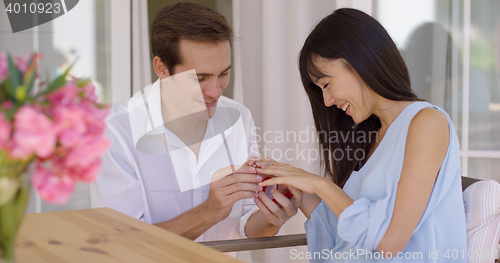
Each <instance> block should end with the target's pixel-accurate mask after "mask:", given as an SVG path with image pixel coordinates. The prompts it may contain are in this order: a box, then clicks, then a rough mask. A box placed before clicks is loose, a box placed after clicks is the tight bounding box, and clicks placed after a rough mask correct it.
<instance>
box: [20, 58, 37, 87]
mask: <svg viewBox="0 0 500 263" xmlns="http://www.w3.org/2000/svg"><path fill="white" fill-rule="evenodd" d="M34 57H35V56H34V55H33V56H32V57H31V60H30V64H29V66H28V69H26V72H25V73H24V76H23V84H24V86H25V87H26V88H27V91H26V93H27V94H31V91H32V90H33V84H34V83H35V76H36V64H34V63H36V61H35V60H34Z"/></svg>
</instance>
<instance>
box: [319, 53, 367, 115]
mask: <svg viewBox="0 0 500 263" xmlns="http://www.w3.org/2000/svg"><path fill="white" fill-rule="evenodd" d="M314 65H315V66H316V68H317V69H318V70H319V71H320V72H321V73H322V74H321V75H322V77H319V78H318V79H316V78H315V77H313V81H314V83H315V84H316V85H318V86H319V87H320V88H321V89H322V91H323V100H324V103H325V106H327V107H330V106H333V105H335V106H337V108H339V109H341V110H343V111H344V112H345V113H346V114H347V115H349V116H351V118H352V119H353V120H354V122H355V123H361V122H363V121H364V120H366V119H368V117H370V116H371V113H370V112H369V110H368V109H367V105H365V103H364V101H365V99H368V98H364V97H366V96H367V95H368V96H370V95H369V94H370V93H371V92H365V91H370V89H369V88H368V87H367V85H366V84H365V83H364V81H363V80H362V79H361V77H359V75H358V74H357V73H355V71H353V70H351V69H348V66H347V62H346V61H345V60H343V59H325V58H322V57H317V58H316V59H314ZM363 95H364V97H363Z"/></svg>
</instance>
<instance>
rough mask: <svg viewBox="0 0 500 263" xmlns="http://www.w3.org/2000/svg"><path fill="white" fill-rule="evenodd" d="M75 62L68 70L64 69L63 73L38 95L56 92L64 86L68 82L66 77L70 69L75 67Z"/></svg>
mask: <svg viewBox="0 0 500 263" xmlns="http://www.w3.org/2000/svg"><path fill="white" fill-rule="evenodd" d="M75 62H76V61H75ZM75 62H73V63H72V64H71V65H70V66H69V67H68V68H67V69H66V71H64V73H63V74H61V75H60V76H59V77H57V78H56V79H55V80H54V82H52V83H51V84H50V85H49V87H48V88H47V89H46V90H45V91H43V92H41V93H40V94H39V95H38V96H43V95H47V94H49V93H51V92H54V91H55V90H57V89H59V88H60V87H62V86H64V84H66V77H67V76H68V73H69V72H70V70H71V69H72V68H73V66H74V65H75Z"/></svg>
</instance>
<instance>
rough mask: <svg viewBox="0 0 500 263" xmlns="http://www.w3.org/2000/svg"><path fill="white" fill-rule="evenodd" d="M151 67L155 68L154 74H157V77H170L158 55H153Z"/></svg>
mask: <svg viewBox="0 0 500 263" xmlns="http://www.w3.org/2000/svg"><path fill="white" fill-rule="evenodd" d="M153 68H154V69H155V72H156V75H158V77H159V78H160V79H164V78H168V77H170V74H169V73H168V68H167V66H165V64H163V62H162V61H161V58H160V57H158V56H155V57H154V58H153Z"/></svg>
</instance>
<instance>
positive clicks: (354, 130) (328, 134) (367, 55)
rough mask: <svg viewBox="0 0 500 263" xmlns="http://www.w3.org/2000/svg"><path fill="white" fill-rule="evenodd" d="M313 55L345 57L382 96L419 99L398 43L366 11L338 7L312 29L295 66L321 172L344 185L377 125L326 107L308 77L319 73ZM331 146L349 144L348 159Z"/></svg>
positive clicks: (360, 161)
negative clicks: (315, 138) (310, 117)
mask: <svg viewBox="0 0 500 263" xmlns="http://www.w3.org/2000/svg"><path fill="white" fill-rule="evenodd" d="M318 57H321V58H326V59H344V60H345V61H346V62H347V63H346V64H347V68H349V69H350V70H352V71H354V73H355V74H358V75H359V77H360V78H361V79H362V80H363V81H364V82H365V83H366V84H367V86H368V87H369V88H370V89H371V90H373V91H374V92H375V93H377V94H378V95H380V96H382V97H384V98H386V99H389V100H394V101H415V100H419V99H418V97H417V96H416V95H415V94H414V93H413V91H412V90H411V85H410V76H409V74H408V69H407V67H406V65H405V62H404V60H403V58H402V57H401V54H400V53H399V50H398V48H397V47H396V45H395V44H394V42H393V41H392V39H391V38H390V36H389V34H388V33H387V31H386V30H385V29H384V27H382V25H380V23H378V22H377V21H376V20H375V19H373V18H372V17H371V16H369V15H367V14H365V13H363V12H361V11H359V10H355V9H349V8H342V9H337V10H335V11H334V12H333V13H332V14H330V15H328V16H327V17H325V18H324V19H323V20H322V21H321V22H320V23H319V24H318V25H317V26H316V27H315V28H314V30H313V31H312V32H311V34H309V36H308V37H307V39H306V41H305V43H304V46H303V47H302V50H301V51H300V56H299V70H300V75H301V78H302V84H303V85H304V88H305V90H306V92H307V95H308V96H309V101H310V103H311V108H312V111H313V117H314V122H315V125H316V130H317V131H318V139H319V147H320V150H321V152H322V160H321V164H322V166H324V171H325V176H327V177H329V178H331V179H332V181H333V182H334V183H335V184H337V185H339V186H340V187H343V186H344V184H345V182H346V181H347V179H349V176H350V175H351V173H352V171H353V170H355V169H356V168H357V167H358V165H362V164H364V163H365V162H366V159H367V158H368V156H367V153H368V152H370V149H371V148H372V145H373V144H374V143H375V138H376V136H377V134H376V133H377V131H378V129H379V128H380V126H381V124H380V120H379V119H378V117H377V116H375V115H372V116H370V117H369V118H368V119H366V120H364V121H363V122H361V123H359V124H355V123H354V121H353V120H352V118H351V117H349V116H348V115H346V114H345V113H344V112H343V111H342V110H340V109H338V108H337V107H326V106H325V104H324V102H323V95H322V90H321V88H320V87H318V86H317V85H316V84H314V81H313V79H312V78H316V77H318V76H319V73H320V71H319V70H318V69H317V68H316V66H315V64H314V62H313V61H314V59H316V58H318ZM339 134H340V135H341V136H340V137H341V139H340V140H339V139H337V140H331V138H332V135H335V136H339ZM353 134H354V135H353ZM351 135H353V136H351ZM360 136H365V137H364V138H365V139H364V140H363V139H362V138H361V137H360ZM336 149H341V150H345V149H352V152H351V158H347V156H346V155H345V154H343V155H342V158H338V157H339V155H335V154H334V152H335V150H336ZM359 150H361V151H363V153H364V155H363V156H364V157H363V158H356V157H355V156H352V154H353V153H354V152H355V151H359ZM353 157H354V158H353ZM357 157H359V154H358V156H357Z"/></svg>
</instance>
